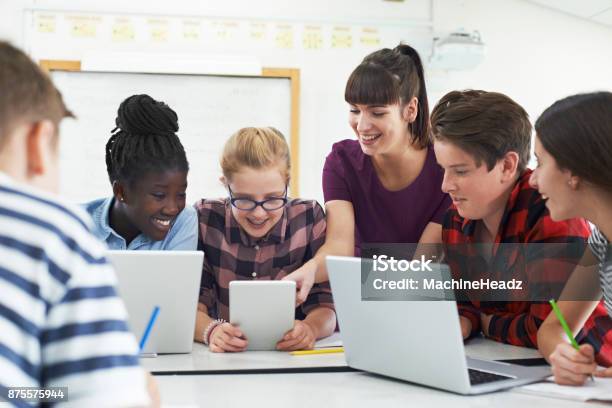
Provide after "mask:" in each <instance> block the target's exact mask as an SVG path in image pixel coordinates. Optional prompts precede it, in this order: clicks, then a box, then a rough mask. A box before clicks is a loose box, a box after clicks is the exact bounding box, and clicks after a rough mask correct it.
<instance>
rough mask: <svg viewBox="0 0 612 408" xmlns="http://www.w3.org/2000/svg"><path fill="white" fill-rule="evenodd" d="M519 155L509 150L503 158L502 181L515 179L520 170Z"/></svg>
mask: <svg viewBox="0 0 612 408" xmlns="http://www.w3.org/2000/svg"><path fill="white" fill-rule="evenodd" d="M518 163H519V155H518V153H517V152H512V151H510V152H508V153H506V155H505V156H504V158H503V159H502V180H501V181H502V182H503V181H508V180H513V179H514V178H515V176H516V173H517V171H518Z"/></svg>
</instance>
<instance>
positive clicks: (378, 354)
mask: <svg viewBox="0 0 612 408" xmlns="http://www.w3.org/2000/svg"><path fill="white" fill-rule="evenodd" d="M327 270H328V272H329V278H330V283H331V288H332V293H333V296H334V303H335V306H336V313H337V315H338V324H339V326H340V332H341V334H342V342H343V343H344V349H345V354H346V360H347V362H348V365H349V366H350V367H353V368H356V369H359V370H364V371H369V372H372V373H377V374H381V375H385V376H389V377H393V378H398V379H400V380H404V381H410V382H413V383H418V384H422V385H426V386H429V387H433V388H439V389H442V390H447V391H452V392H456V393H459V394H482V393H486V392H492V391H497V390H500V389H504V388H510V387H514V386H517V385H522V384H528V383H531V382H536V381H540V380H542V379H544V378H546V377H548V376H550V375H551V371H550V367H548V366H540V367H524V366H519V365H515V364H507V363H501V362H495V361H485V360H477V359H473V358H470V357H466V355H465V349H464V345H463V338H462V336H461V327H460V324H459V318H458V314H457V304H456V302H454V301H431V300H429V301H362V300H361V259H360V258H348V257H334V256H328V257H327Z"/></svg>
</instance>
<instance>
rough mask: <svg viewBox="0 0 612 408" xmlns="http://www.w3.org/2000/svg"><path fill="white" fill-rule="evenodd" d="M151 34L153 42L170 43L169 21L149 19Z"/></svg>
mask: <svg viewBox="0 0 612 408" xmlns="http://www.w3.org/2000/svg"><path fill="white" fill-rule="evenodd" d="M147 23H148V24H149V34H150V38H151V40H152V41H153V42H166V41H168V21H167V20H164V19H149V20H148V21H147Z"/></svg>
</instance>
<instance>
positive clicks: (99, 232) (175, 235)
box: [83, 197, 198, 251]
mask: <svg viewBox="0 0 612 408" xmlns="http://www.w3.org/2000/svg"><path fill="white" fill-rule="evenodd" d="M113 200H114V197H109V198H100V199H98V200H94V201H91V202H89V203H86V204H84V205H83V207H84V208H85V210H86V211H87V212H88V213H89V214H90V215H91V217H92V218H93V222H94V230H93V233H94V235H95V236H96V237H98V238H99V239H100V240H102V241H104V242H105V243H106V245H107V246H108V249H129V250H139V251H149V250H159V251H168V250H176V251H195V250H196V249H197V246H198V215H197V213H196V210H195V209H194V208H193V207H191V206H186V207H185V208H184V209H183V211H181V212H180V213H179V215H178V216H177V217H176V220H175V221H174V224H172V227H171V228H170V231H168V234H167V235H166V237H165V238H164V239H163V240H161V241H153V240H152V239H151V238H149V237H147V236H146V235H144V234H139V235H138V236H137V237H136V238H134V239H133V240H132V242H130V244H129V245H127V244H126V242H125V239H124V238H123V237H122V236H121V235H119V234H117V232H116V231H115V230H114V229H113V228H112V227H111V226H110V224H109V222H108V214H109V212H110V208H111V205H113Z"/></svg>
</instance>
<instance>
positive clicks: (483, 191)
mask: <svg viewBox="0 0 612 408" xmlns="http://www.w3.org/2000/svg"><path fill="white" fill-rule="evenodd" d="M434 150H435V152H436V158H437V160H438V164H439V165H440V166H441V167H442V168H443V169H444V180H443V182H442V191H444V192H445V193H448V194H449V195H450V197H451V198H452V200H453V204H454V205H455V206H456V207H457V211H458V212H459V215H461V216H462V217H464V218H467V219H470V220H480V219H486V218H488V217H491V216H493V215H495V214H497V213H499V212H500V211H503V210H504V208H505V206H506V200H507V196H508V194H507V193H508V189H509V188H511V187H510V185H511V184H510V183H511V182H513V180H514V177H515V175H514V174H511V172H510V173H509V174H508V173H507V172H506V171H505V168H506V167H507V164H505V161H504V160H499V161H498V162H497V163H496V164H495V166H494V167H493V168H492V169H491V170H490V171H489V170H488V169H487V166H486V164H484V162H482V163H481V164H480V166H478V165H477V164H476V160H475V159H474V157H473V156H472V155H471V154H469V153H467V152H466V151H465V150H463V149H461V148H460V147H458V146H456V145H455V144H453V143H449V142H445V141H440V140H436V141H435V142H434ZM515 173H516V170H515ZM509 180H512V181H509Z"/></svg>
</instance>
